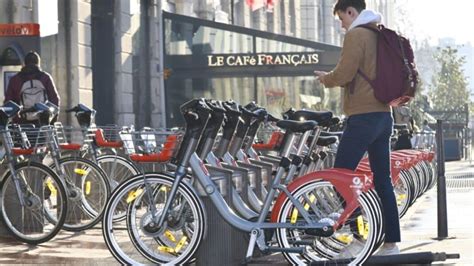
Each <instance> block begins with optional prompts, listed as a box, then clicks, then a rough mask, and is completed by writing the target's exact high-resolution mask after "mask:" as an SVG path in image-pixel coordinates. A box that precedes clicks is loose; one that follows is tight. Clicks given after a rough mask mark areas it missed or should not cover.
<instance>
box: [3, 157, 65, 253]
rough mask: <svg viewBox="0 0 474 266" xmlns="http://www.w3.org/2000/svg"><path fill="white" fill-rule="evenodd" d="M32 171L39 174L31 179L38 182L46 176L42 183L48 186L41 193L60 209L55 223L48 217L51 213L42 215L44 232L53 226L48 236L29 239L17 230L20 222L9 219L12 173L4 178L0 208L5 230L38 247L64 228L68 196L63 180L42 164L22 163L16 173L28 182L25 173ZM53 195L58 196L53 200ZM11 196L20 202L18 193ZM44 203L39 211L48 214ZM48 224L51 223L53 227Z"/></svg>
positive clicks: (7, 173) (16, 167)
mask: <svg viewBox="0 0 474 266" xmlns="http://www.w3.org/2000/svg"><path fill="white" fill-rule="evenodd" d="M31 169H33V170H34V171H36V172H37V173H36V174H34V177H33V178H31V179H35V180H38V178H40V177H41V176H43V175H42V174H44V176H43V178H45V180H44V181H43V182H42V184H43V186H44V185H46V186H45V187H41V188H40V191H42V195H41V196H42V197H43V200H47V201H49V202H52V201H53V200H55V201H56V205H55V206H56V207H57V208H58V209H59V210H58V211H57V213H58V215H57V217H56V219H54V222H52V221H51V220H50V219H48V216H51V215H52V214H51V213H47V215H44V214H41V215H44V216H45V217H44V219H45V220H43V221H42V222H41V228H42V230H44V228H47V227H51V226H52V228H51V229H50V230H49V232H47V234H45V235H43V236H37V237H28V236H26V235H24V234H23V233H21V232H20V231H19V229H18V228H17V226H18V221H15V223H14V222H13V221H11V219H10V218H8V214H7V212H8V210H7V209H8V208H6V207H5V206H6V205H7V204H6V203H5V200H6V197H7V196H8V194H9V191H8V190H9V188H8V185H9V184H13V183H11V181H12V175H11V172H10V171H8V172H6V173H5V175H4V178H3V180H2V181H1V183H0V202H1V203H0V208H1V215H0V216H1V219H2V222H3V224H4V225H5V228H6V229H7V231H8V232H9V233H10V234H12V235H13V236H14V237H15V238H16V239H18V240H20V241H22V242H25V243H28V244H31V245H37V244H41V243H44V242H47V241H49V240H50V239H52V238H53V237H54V236H56V234H57V233H58V232H59V230H60V229H61V228H62V226H63V224H64V221H65V219H66V215H67V196H66V189H65V188H64V184H63V182H62V180H61V178H60V177H59V176H58V175H57V174H56V173H55V172H54V171H53V170H51V169H50V168H48V167H47V166H45V165H43V164H40V163H37V162H22V163H19V164H17V165H15V171H16V173H17V174H20V175H23V180H26V179H28V178H29V177H28V176H27V175H25V174H24V172H25V171H27V170H31ZM38 173H39V174H40V175H39V174H38ZM41 173H42V174H41ZM50 179H51V180H52V181H51V180H50ZM13 185H14V184H13ZM33 190H34V189H31V187H30V190H29V192H32V191H33ZM36 190H38V188H37V187H36ZM47 191H49V196H46V194H48V193H46V192H47ZM51 195H56V197H55V198H54V199H53V200H52V199H51ZM11 196H13V197H14V200H16V201H18V198H17V194H16V193H14V194H13V195H11ZM36 196H37V195H36ZM45 196H46V197H47V199H45ZM40 202H41V199H40ZM44 203H45V202H44V201H43V203H42V204H41V206H38V209H41V210H42V211H44V212H47V210H46V208H45V206H44ZM20 207H21V206H20ZM21 208H22V209H21V210H22V211H21V212H22V213H23V215H24V213H25V212H24V208H25V207H21ZM14 211H15V213H18V212H19V210H18V209H15V210H14ZM23 218H24V217H23ZM22 222H23V221H22ZM48 223H50V224H51V226H50V225H49V224H48ZM34 226H36V227H37V226H38V224H36V225H34ZM32 230H33V231H35V230H38V229H37V228H35V229H32ZM31 233H33V232H31ZM36 233H37V232H36Z"/></svg>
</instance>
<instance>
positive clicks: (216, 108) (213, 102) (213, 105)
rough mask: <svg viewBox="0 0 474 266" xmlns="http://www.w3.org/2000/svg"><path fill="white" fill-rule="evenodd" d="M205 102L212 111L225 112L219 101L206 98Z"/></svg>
mask: <svg viewBox="0 0 474 266" xmlns="http://www.w3.org/2000/svg"><path fill="white" fill-rule="evenodd" d="M206 104H207V106H209V107H210V108H211V109H212V111H214V112H218V113H225V111H226V109H224V107H223V106H222V102H221V101H216V100H211V99H206Z"/></svg>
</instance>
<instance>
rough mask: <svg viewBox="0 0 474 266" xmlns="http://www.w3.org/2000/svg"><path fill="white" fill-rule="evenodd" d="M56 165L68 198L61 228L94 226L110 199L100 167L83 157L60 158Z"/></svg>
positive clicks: (70, 228)
mask: <svg viewBox="0 0 474 266" xmlns="http://www.w3.org/2000/svg"><path fill="white" fill-rule="evenodd" d="M59 165H60V167H61V168H62V171H64V172H63V173H62V174H61V176H63V177H64V178H65V184H66V191H67V196H68V198H67V199H68V209H69V211H68V214H67V217H66V221H65V223H64V227H63V228H64V229H65V230H68V231H73V232H77V231H82V230H86V229H89V228H91V227H93V226H94V225H96V224H97V223H98V222H99V221H100V219H101V218H102V215H103V213H104V209H105V204H106V203H107V199H108V197H109V196H110V184H109V182H108V180H107V176H106V175H105V173H104V172H103V170H102V169H100V167H99V166H98V165H97V164H95V163H93V162H92V161H90V160H87V159H84V158H75V157H68V158H62V159H61V160H60V161H59Z"/></svg>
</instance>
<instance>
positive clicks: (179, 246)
mask: <svg viewBox="0 0 474 266" xmlns="http://www.w3.org/2000/svg"><path fill="white" fill-rule="evenodd" d="M187 240H188V238H187V237H185V236H183V238H181V240H179V242H178V244H177V245H176V247H175V248H174V252H175V253H178V252H179V251H180V250H181V249H182V248H183V246H184V244H186V241H187Z"/></svg>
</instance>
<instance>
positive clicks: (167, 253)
mask: <svg viewBox="0 0 474 266" xmlns="http://www.w3.org/2000/svg"><path fill="white" fill-rule="evenodd" d="M181 112H182V114H183V116H184V118H185V121H186V125H187V127H186V132H185V135H184V138H183V142H182V144H181V147H180V149H179V151H178V155H177V156H176V160H175V161H176V162H177V169H176V172H175V173H174V175H170V174H165V173H145V174H141V175H137V176H135V177H132V178H130V179H129V180H127V181H126V182H124V183H122V184H121V185H120V186H119V187H117V189H116V190H115V192H114V193H113V194H112V196H111V198H110V200H109V201H108V203H107V206H106V211H105V214H104V218H103V227H102V228H103V231H102V232H103V235H104V239H105V242H106V245H107V247H108V248H109V250H110V251H111V253H112V255H113V256H114V257H115V258H116V259H117V260H118V261H119V262H120V263H124V264H140V263H149V262H152V263H167V264H182V263H185V262H186V261H189V260H190V259H192V257H193V254H194V253H195V251H196V250H197V248H198V247H199V243H200V242H201V240H202V238H203V237H204V234H205V231H206V219H205V213H204V209H203V206H202V203H201V201H200V199H199V197H198V196H197V194H196V192H195V191H194V188H193V187H192V186H191V182H192V180H189V179H187V178H185V177H186V173H187V171H186V169H187V167H188V165H189V166H190V167H191V169H192V170H193V178H196V179H197V180H198V181H199V185H200V186H201V187H202V188H203V191H206V192H207V194H208V196H209V198H210V199H211V201H212V202H213V204H214V205H215V206H216V208H217V209H218V211H219V213H220V214H221V215H222V217H223V218H224V219H225V220H226V221H227V222H229V224H231V225H232V226H234V227H236V228H238V229H240V230H243V231H246V232H249V233H250V241H249V246H248V249H247V255H246V258H247V259H250V258H251V256H252V254H253V250H254V247H255V245H257V246H258V248H259V249H260V250H262V251H263V252H276V251H278V252H283V254H284V255H285V258H287V259H288V260H289V261H290V262H291V263H295V264H305V263H308V262H309V261H315V260H318V261H319V260H326V262H327V260H328V258H330V259H342V260H341V261H346V262H349V263H351V264H352V265H356V264H359V263H362V262H363V261H365V260H366V259H367V258H368V257H369V256H370V254H371V252H372V251H373V248H374V247H375V244H376V243H377V242H378V241H379V239H380V235H381V233H380V229H381V228H380V226H379V224H380V219H379V218H378V217H381V216H380V213H381V210H380V207H379V206H378V205H377V204H376V203H375V199H374V198H373V196H372V195H371V194H370V193H364V192H367V191H368V190H369V188H370V184H369V183H367V182H366V177H365V176H364V175H363V174H361V173H357V172H352V171H347V170H340V171H339V172H338V171H329V170H328V171H325V172H324V171H322V172H316V173H311V174H309V175H306V176H303V177H300V178H298V179H296V180H295V181H294V182H292V183H291V184H289V185H288V187H284V186H281V185H280V180H281V178H282V177H283V175H284V172H285V167H286V166H287V164H288V161H289V160H288V159H287V157H288V155H289V152H287V153H286V154H283V156H282V157H283V158H284V159H282V160H281V163H280V165H279V167H278V171H277V174H276V177H275V178H274V179H273V181H272V182H273V184H272V187H271V189H270V190H269V192H268V194H267V197H266V199H265V203H264V205H263V208H262V211H261V212H260V214H259V218H258V220H257V221H254V222H252V221H247V220H245V219H242V218H241V217H239V216H237V215H236V214H235V213H234V212H232V211H230V209H229V207H228V205H227V204H226V202H225V200H224V199H223V197H222V195H220V194H219V193H218V188H217V187H216V186H215V184H214V183H213V181H212V179H211V177H210V176H209V172H208V170H207V169H206V167H205V165H204V164H203V163H202V161H201V160H200V159H199V157H198V155H197V154H196V153H195V152H194V151H195V149H196V146H197V143H198V140H199V137H200V135H201V133H202V130H203V127H204V126H205V124H206V122H207V120H208V117H209V113H210V112H212V110H211V109H210V108H209V107H208V106H207V105H206V103H205V102H204V101H203V100H199V99H195V100H192V101H189V102H187V103H185V104H184V105H182V106H181ZM278 123H279V126H280V127H283V128H287V129H291V131H292V132H304V131H307V130H309V129H312V128H314V127H315V126H316V123H315V122H311V121H309V122H295V121H280V122H278ZM354 180H357V181H358V183H356V184H355V185H357V186H353V185H354V184H353V183H352V182H355V181H354ZM195 185H197V184H195ZM346 185H347V188H343V186H346ZM277 189H279V190H281V191H282V192H281V193H280V195H279V197H278V198H277V200H276V202H275V204H274V206H273V211H272V219H271V222H266V221H265V220H266V218H267V215H268V214H269V208H270V206H271V205H272V202H273V198H274V196H275V195H276V191H277ZM320 190H327V191H329V192H332V195H334V197H333V198H331V199H330V200H325V199H324V198H319V196H320V194H321V193H318V191H320ZM327 191H326V192H327ZM326 194H327V193H324V194H321V195H326ZM337 194H340V195H341V197H337V196H336V195H337ZM123 200H126V201H127V202H128V204H129V206H128V212H127V219H126V221H127V222H126V224H125V225H124V224H123V223H117V222H114V219H113V217H114V216H115V215H116V214H115V209H116V208H117V207H118V206H119V205H120V203H121V202H123ZM152 203H153V204H152ZM290 213H291V215H290ZM331 217H332V218H331ZM124 226H125V228H126V230H125V231H126V232H125V231H124V230H123V228H124ZM267 230H276V232H275V234H276V238H277V240H278V246H269V245H268V243H267V241H266V240H265V233H264V231H267ZM308 240H310V241H308ZM312 243H316V245H312ZM334 243H336V244H337V247H338V248H339V249H336V251H335V252H333V253H332V254H328V253H324V254H321V250H322V248H321V247H318V245H319V246H322V247H323V248H324V247H326V248H325V249H328V248H327V245H330V244H334ZM346 251H347V252H346ZM351 252H353V253H354V257H353V256H352V255H351Z"/></svg>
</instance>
